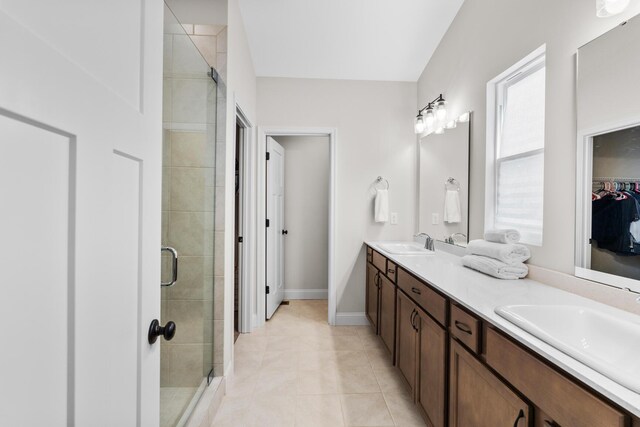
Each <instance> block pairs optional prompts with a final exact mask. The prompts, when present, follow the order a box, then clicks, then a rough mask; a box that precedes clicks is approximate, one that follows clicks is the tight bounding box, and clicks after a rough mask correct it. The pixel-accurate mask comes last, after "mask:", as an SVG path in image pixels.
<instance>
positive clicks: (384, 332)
mask: <svg viewBox="0 0 640 427" xmlns="http://www.w3.org/2000/svg"><path fill="white" fill-rule="evenodd" d="M379 283H380V286H379V288H380V293H379V294H378V295H379V304H378V305H379V307H380V309H379V312H378V313H379V316H378V331H379V332H378V333H379V334H380V338H382V342H383V343H384V345H385V346H386V347H387V350H388V351H389V353H390V354H391V357H392V358H393V353H394V350H395V337H396V285H395V284H393V282H392V281H391V280H389V279H388V278H386V277H385V276H383V275H380V279H379Z"/></svg>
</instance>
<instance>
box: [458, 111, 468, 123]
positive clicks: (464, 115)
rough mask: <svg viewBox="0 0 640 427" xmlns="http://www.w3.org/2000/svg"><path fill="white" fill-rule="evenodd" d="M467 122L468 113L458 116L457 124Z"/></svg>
mask: <svg viewBox="0 0 640 427" xmlns="http://www.w3.org/2000/svg"><path fill="white" fill-rule="evenodd" d="M468 121H469V112H468V111H467V112H466V113H462V114H460V117H458V123H467V122H468Z"/></svg>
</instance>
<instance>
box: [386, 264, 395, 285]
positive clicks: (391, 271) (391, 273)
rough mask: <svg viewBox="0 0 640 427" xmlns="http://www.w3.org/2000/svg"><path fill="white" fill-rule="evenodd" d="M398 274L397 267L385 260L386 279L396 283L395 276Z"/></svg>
mask: <svg viewBox="0 0 640 427" xmlns="http://www.w3.org/2000/svg"><path fill="white" fill-rule="evenodd" d="M397 272H398V266H397V265H396V264H395V263H394V262H393V261H391V260H387V277H388V278H389V279H390V280H391V281H392V282H393V283H396V274H397Z"/></svg>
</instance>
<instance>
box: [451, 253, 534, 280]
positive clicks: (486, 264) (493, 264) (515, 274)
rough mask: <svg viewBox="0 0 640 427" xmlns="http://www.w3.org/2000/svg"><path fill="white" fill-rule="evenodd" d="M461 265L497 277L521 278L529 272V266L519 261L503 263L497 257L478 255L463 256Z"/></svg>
mask: <svg viewBox="0 0 640 427" xmlns="http://www.w3.org/2000/svg"><path fill="white" fill-rule="evenodd" d="M462 265H464V266H465V267H469V268H472V269H474V270H476V271H479V272H481V273H484V274H488V275H489V276H493V277H497V278H498V279H507V280H511V279H522V278H523V277H526V275H527V274H529V268H528V267H527V266H526V265H524V264H523V263H521V262H517V263H515V264H505V263H504V262H501V261H498V260H497V259H493V258H487V257H484V256H479V255H465V256H463V257H462Z"/></svg>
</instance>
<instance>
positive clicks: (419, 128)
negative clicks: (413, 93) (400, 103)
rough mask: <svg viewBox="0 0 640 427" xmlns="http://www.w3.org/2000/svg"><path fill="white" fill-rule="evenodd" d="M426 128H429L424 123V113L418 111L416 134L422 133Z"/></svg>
mask: <svg viewBox="0 0 640 427" xmlns="http://www.w3.org/2000/svg"><path fill="white" fill-rule="evenodd" d="M426 128H427V125H426V123H425V121H424V117H422V113H421V112H420V111H418V115H417V116H416V121H415V130H416V133H422V132H424V130H425V129H426Z"/></svg>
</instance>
